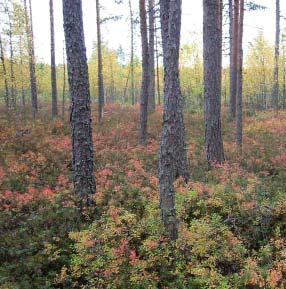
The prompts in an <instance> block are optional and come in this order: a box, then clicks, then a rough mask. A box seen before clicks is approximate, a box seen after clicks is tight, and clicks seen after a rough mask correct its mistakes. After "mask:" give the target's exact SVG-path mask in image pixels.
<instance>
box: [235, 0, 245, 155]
mask: <svg viewBox="0 0 286 289" xmlns="http://www.w3.org/2000/svg"><path fill="white" fill-rule="evenodd" d="M243 22H244V0H240V5H239V32H238V57H237V67H238V73H237V92H236V93H237V97H236V117H237V118H236V144H237V148H238V152H239V153H242V129H243V128H242V117H243V101H242V84H243V75H242V72H243Z"/></svg>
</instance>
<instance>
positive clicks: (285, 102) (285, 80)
mask: <svg viewBox="0 0 286 289" xmlns="http://www.w3.org/2000/svg"><path fill="white" fill-rule="evenodd" d="M284 49H285V48H284ZM285 56H286V55H285V50H284V51H283V100H282V107H283V109H285V108H286V63H285Z"/></svg>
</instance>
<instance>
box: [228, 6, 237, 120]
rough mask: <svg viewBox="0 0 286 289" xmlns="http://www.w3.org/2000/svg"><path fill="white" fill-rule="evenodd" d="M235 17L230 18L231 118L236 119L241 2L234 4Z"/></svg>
mask: <svg viewBox="0 0 286 289" xmlns="http://www.w3.org/2000/svg"><path fill="white" fill-rule="evenodd" d="M232 9H233V16H232V17H231V18H230V21H231V25H230V26H231V29H232V33H231V35H232V37H231V58H232V60H231V63H230V69H231V71H230V106H229V118H230V120H232V119H234V118H235V116H236V92H237V81H236V79H237V70H238V67H237V57H238V56H237V55H238V43H237V39H238V21H239V0H233V2H232Z"/></svg>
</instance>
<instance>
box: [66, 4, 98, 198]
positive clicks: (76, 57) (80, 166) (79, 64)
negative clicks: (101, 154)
mask: <svg viewBox="0 0 286 289" xmlns="http://www.w3.org/2000/svg"><path fill="white" fill-rule="evenodd" d="M63 17H64V31H65V40H66V52H67V65H68V79H69V89H70V95H71V99H72V108H71V127H72V152H73V181H74V189H75V192H76V193H77V194H79V195H80V197H81V198H82V199H83V200H84V201H86V202H87V203H91V202H92V201H91V199H92V197H91V194H94V193H95V192H96V184H95V177H94V156H93V141H92V126H91V108H90V87H89V78H88V66H87V58H86V47H85V42H84V32H83V19H82V2H81V0H63Z"/></svg>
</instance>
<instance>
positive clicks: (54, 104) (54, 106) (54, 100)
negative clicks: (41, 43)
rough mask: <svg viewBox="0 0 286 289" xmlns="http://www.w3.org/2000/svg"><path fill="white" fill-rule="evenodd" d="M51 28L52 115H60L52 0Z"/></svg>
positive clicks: (52, 4)
mask: <svg viewBox="0 0 286 289" xmlns="http://www.w3.org/2000/svg"><path fill="white" fill-rule="evenodd" d="M50 29H51V85H52V117H53V118H55V117H57V116H58V92H57V72H56V57H55V27H54V2H53V0H50Z"/></svg>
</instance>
